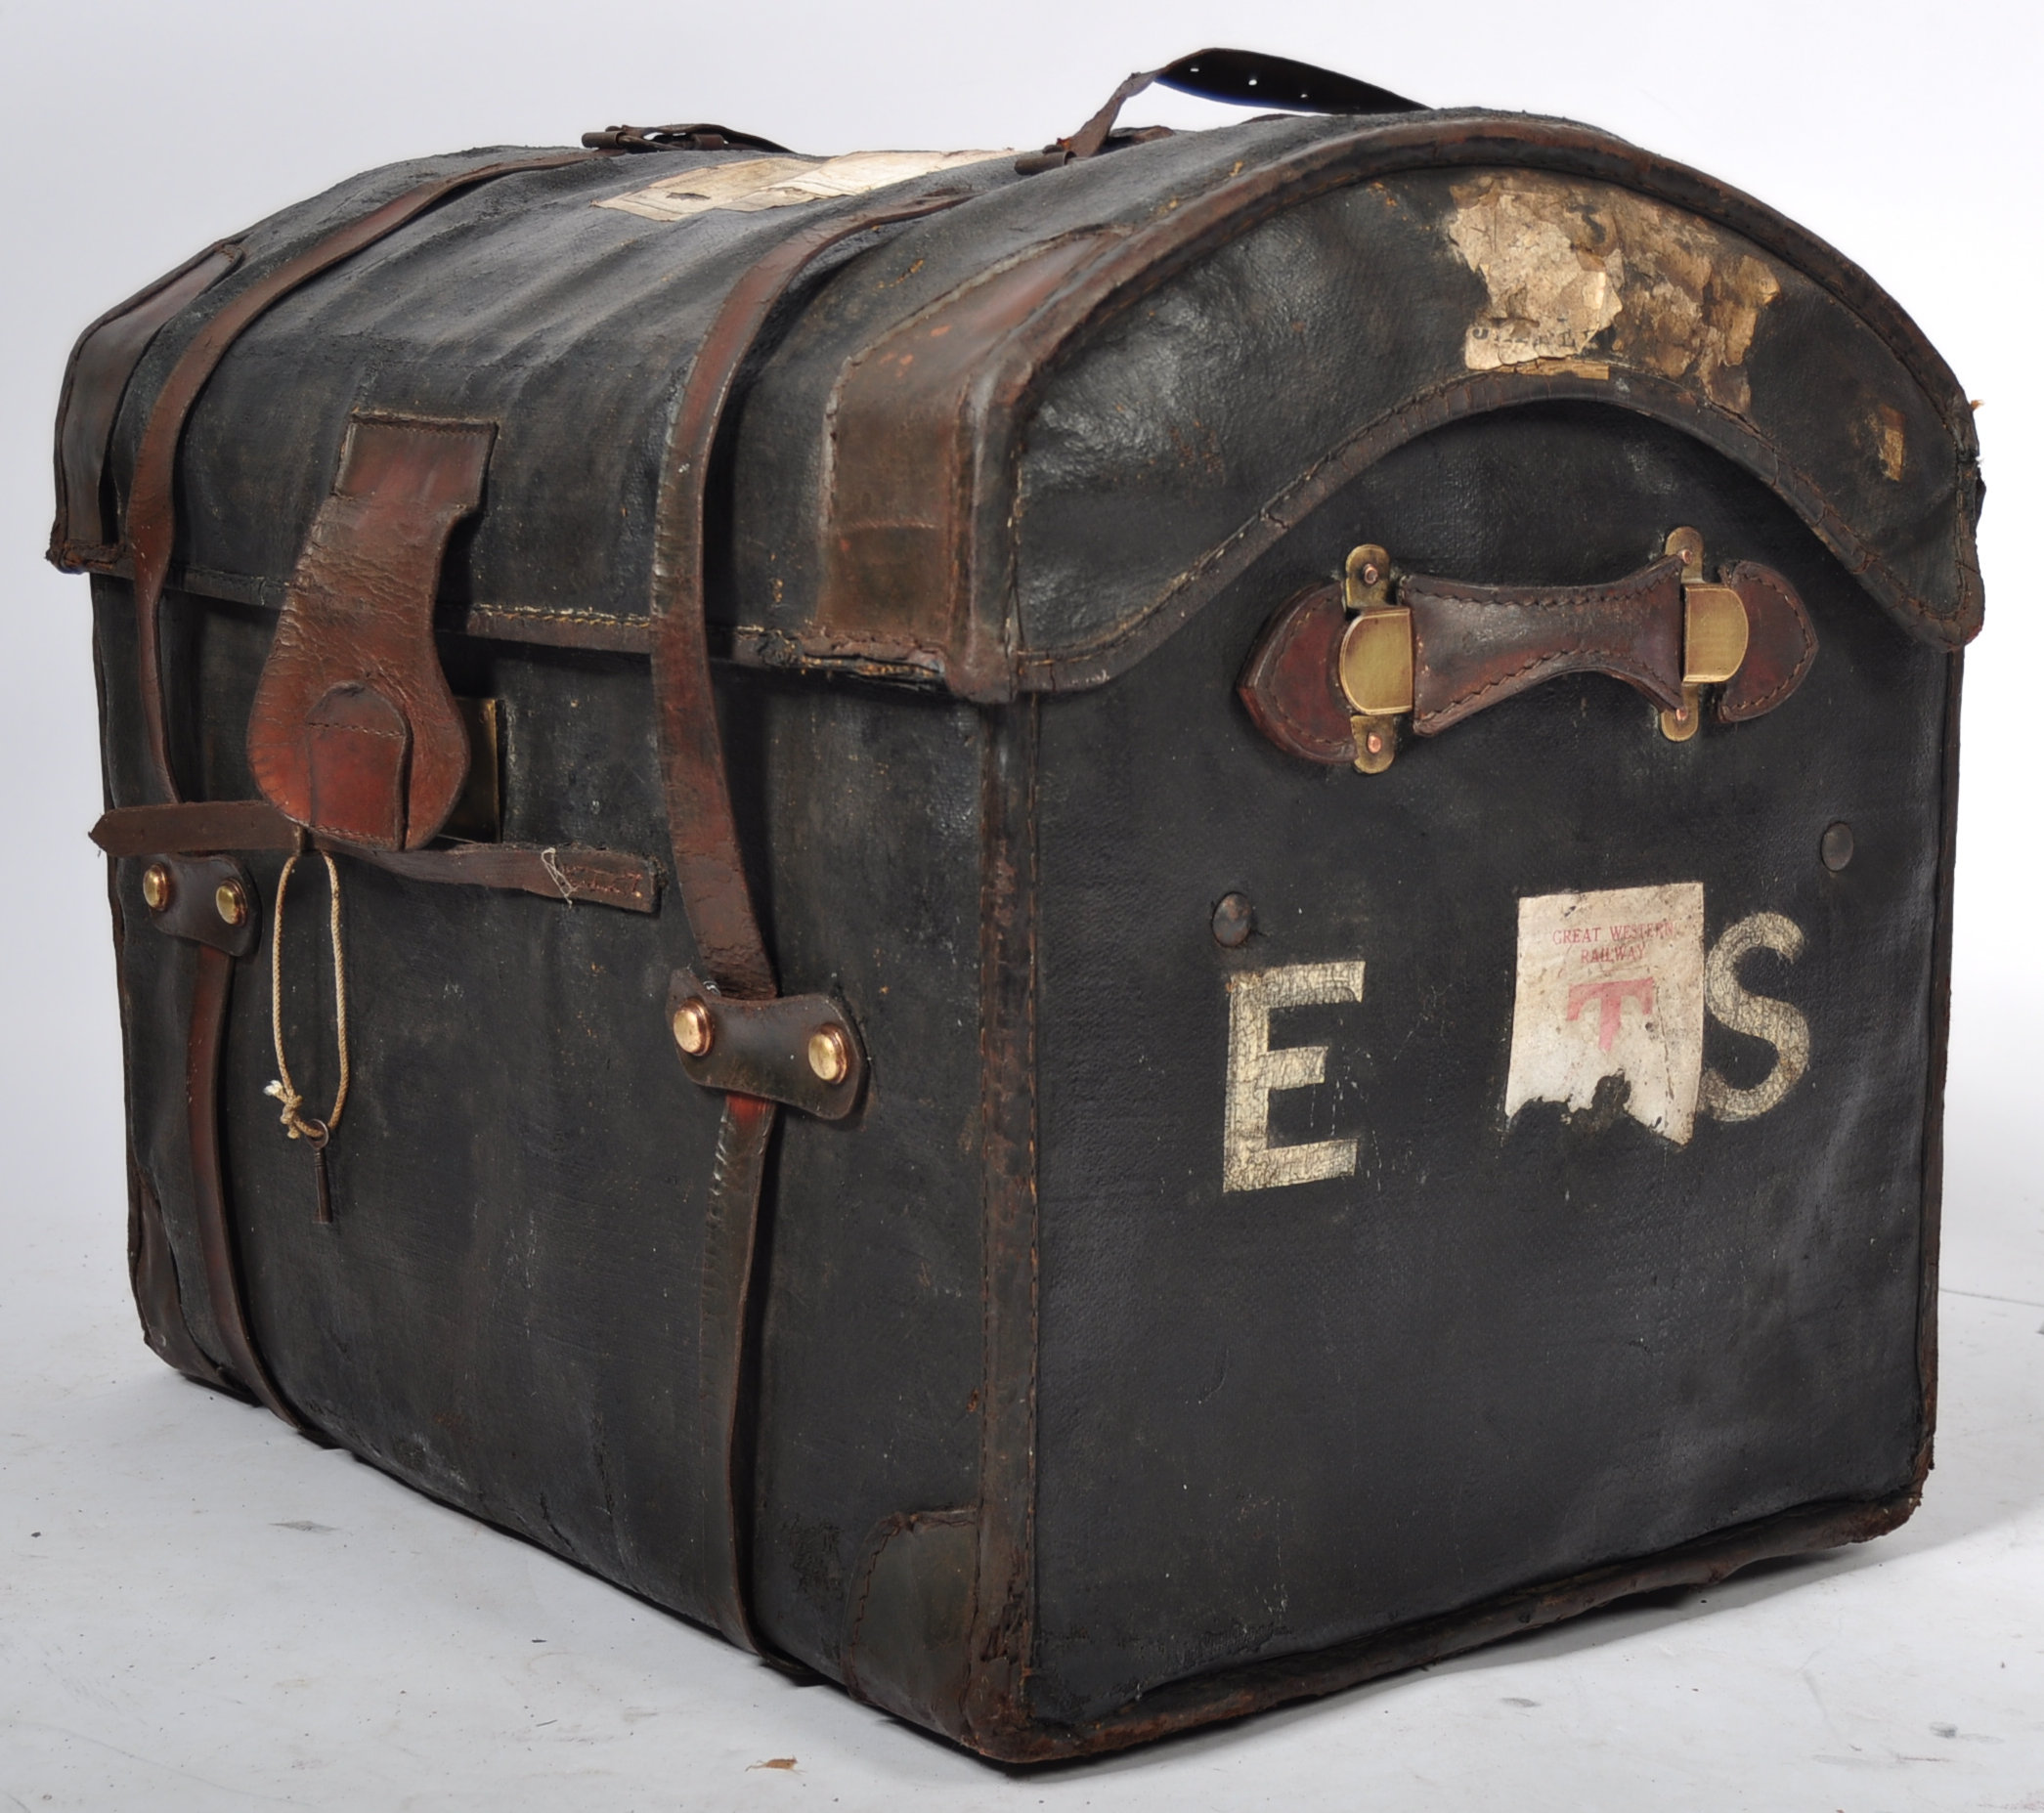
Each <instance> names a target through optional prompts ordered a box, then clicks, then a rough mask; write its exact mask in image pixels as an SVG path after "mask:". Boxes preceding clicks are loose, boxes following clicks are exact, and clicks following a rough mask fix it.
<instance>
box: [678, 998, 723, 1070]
mask: <svg viewBox="0 0 2044 1813" xmlns="http://www.w3.org/2000/svg"><path fill="white" fill-rule="evenodd" d="M716 1037H717V1022H716V1021H715V1020H714V1019H712V1018H711V1017H710V1010H709V1009H708V1008H707V1007H705V1006H704V1005H703V1004H702V1003H701V1002H700V1001H684V1002H682V1004H681V1005H680V1006H679V1007H677V1008H676V1009H675V1010H674V1043H675V1044H676V1045H678V1046H679V1047H680V1048H681V1049H682V1050H683V1051H684V1052H686V1053H687V1054H688V1055H689V1057H691V1058H700V1057H702V1055H703V1054H704V1053H705V1052H707V1051H708V1050H709V1049H710V1042H711V1040H713V1039H714V1038H716Z"/></svg>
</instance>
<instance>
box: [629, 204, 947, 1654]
mask: <svg viewBox="0 0 2044 1813" xmlns="http://www.w3.org/2000/svg"><path fill="white" fill-rule="evenodd" d="M964 199H966V195H965V194H962V193H959V192H957V191H940V192H937V193H935V194H929V193H925V194H918V195H913V196H910V197H907V198H903V199H896V200H892V201H885V202H881V203H879V204H877V205H875V206H872V207H868V208H863V209H860V210H857V211H854V212H851V213H848V214H834V215H829V216H826V217H825V218H823V219H820V220H818V221H815V222H814V223H812V224H811V225H809V226H807V227H805V228H804V229H802V230H801V231H799V232H797V233H794V234H792V235H790V236H789V237H787V238H785V239H783V240H781V241H780V242H779V243H778V244H776V245H774V246H772V247H771V248H770V249H769V250H767V251H766V252H764V253H763V254H761V257H760V259H759V260H758V262H757V263H755V264H753V265H751V266H750V267H749V268H748V269H747V270H746V272H745V274H744V275H743V276H742V277H741V278H740V279H739V280H738V281H737V282H736V283H734V284H733V285H732V287H731V289H730V291H729V292H728V293H727V294H726V295H725V297H724V299H723V302H722V304H721V306H720V307H719V308H718V313H717V316H716V318H715V320H714V321H713V322H712V323H711V325H710V329H709V331H708V332H707V333H706V334H705V335H704V337H703V343H702V345H701V347H700V348H699V349H698V350H697V353H696V357H695V363H694V365H693V367H691V368H690V371H689V375H688V381H687V384H686V386H685V387H684V389H683V391H682V395H681V404H680V408H679V409H678V410H676V411H675V416H674V429H673V432H672V433H671V435H670V437H669V441H668V452H667V460H666V465H665V467H664V469H663V471H662V474H661V485H660V497H659V503H658V507H657V511H656V514H655V519H654V557H653V594H652V601H651V624H652V653H653V696H654V712H655V723H656V728H657V733H658V738H659V746H660V777H661V786H662V789H663V794H664V797H665V799H666V802H667V814H668V831H669V835H670V837H671V838H672V839H673V841H674V884H675V888H676V891H677V892H678V893H679V894H680V896H681V904H682V907H683V909H684V911H685V912H686V913H687V916H688V924H689V928H690V930H691V931H692V932H693V933H694V935H695V943H696V952H697V965H698V969H699V971H700V972H701V974H702V977H703V979H704V980H705V981H706V982H708V983H709V984H710V985H711V986H712V987H714V988H715V989H716V990H717V991H718V993H720V994H724V995H730V996H734V997H737V998H740V999H744V1000H768V999H771V998H772V997H773V995H774V994H775V993H776V992H777V991H776V987H775V981H774V973H773V964H772V961H771V960H770V959H769V957H768V956H767V953H766V944H765V940H764V939H763V938H761V935H760V922H759V918H758V916H757V915H756V914H755V912H754V910H753V899H752V890H751V887H750V885H748V883H747V881H746V875H745V862H744V858H743V856H742V854H741V852H740V849H739V843H738V825H737V819H736V817H735V815H734V813H733V811H732V807H731V788H730V778H729V775H728V773H727V772H726V769H725V766H724V753H723V740H722V737H721V735H720V734H719V732H718V719H717V699H716V694H715V691H714V689H713V687H712V684H711V675H710V646H709V640H708V633H707V628H706V625H705V622H704V538H705V529H706V523H705V515H704V512H705V498H704V485H705V482H706V480H707V478H708V475H709V470H710V459H711V454H712V452H713V451H714V449H715V447H716V444H717V431H718V425H719V424H720V423H721V421H722V419H723V411H724V408H725V406H726V404H727V403H728V402H729V400H730V395H731V388H732V385H733V384H734V383H735V381H736V379H737V376H738V371H739V367H741V366H742V365H743V363H744V361H745V358H746V355H747V354H748V353H749V352H751V351H752V348H753V345H754V343H755V341H756V340H757V339H758V338H759V335H760V331H761V328H762V327H763V326H764V325H765V324H766V321H767V318H768V316H769V315H770V314H771V313H772V311H773V308H774V305H775V304H776V303H778V302H779V301H780V300H781V298H782V297H784V296H785V295H786V294H787V293H788V291H789V289H790V288H791V287H792V286H793V284H794V283H795V282H796V281H798V280H799V279H800V278H801V277H802V275H803V273H804V272H805V271H806V270H808V269H809V268H810V266H811V265H813V264H814V263H815V261H816V260H817V259H818V258H820V257H822V256H823V255H824V254H825V253H826V252H829V251H830V250H832V249H833V248H834V247H836V246H839V245H842V244H843V243H844V242H845V241H846V240H847V239H849V238H853V237H857V236H858V235H860V234H864V233H870V232H872V231H873V230H874V229H876V228H879V227H884V226H889V225H892V223H894V222H897V221H905V220H914V219H917V218H919V217H920V216H922V215H925V214H934V213H936V212H938V211H940V210H941V209H944V208H947V207H951V206H954V205H955V204H956V203H958V202H959V201H962V200H964ZM777 1112H778V1110H777V1108H776V1106H775V1104H774V1103H772V1102H770V1101H761V1100H760V1099H758V1098H757V1097H752V1096H743V1095H727V1096H726V1097H725V1098H724V1106H723V1115H722V1121H721V1124H720V1126H719V1128H718V1145H717V1164H716V1168H715V1172H714V1175H713V1177H712V1181H711V1187H710V1195H709V1202H708V1205H707V1207H706V1211H705V1214H706V1221H705V1226H704V1242H703V1275H702V1283H701V1298H700V1304H701V1324H700V1329H699V1336H698V1339H699V1354H700V1359H701V1364H702V1371H701V1373H700V1403H699V1414H700V1422H699V1425H698V1429H699V1436H700V1441H699V1444H698V1447H699V1451H700V1453H701V1455H702V1457H703V1469H704V1471H703V1476H702V1477H703V1484H702V1498H701V1510H702V1522H701V1526H700V1536H701V1539H700V1541H699V1543H698V1546H697V1551H696V1552H697V1568H698V1577H697V1578H696V1579H695V1580H694V1581H693V1582H692V1583H691V1584H692V1585H693V1587H694V1589H695V1597H696V1599H697V1602H698V1603H699V1604H700V1606H701V1607H702V1608H703V1615H704V1616H705V1617H707V1618H708V1619H710V1620H711V1621H712V1622H714V1623H715V1624H716V1625H717V1627H718V1629H719V1630H721V1631H722V1632H723V1633H724V1635H725V1636H726V1637H728V1638H729V1639H730V1640H731V1641H732V1642H733V1643H736V1644H739V1645H741V1646H742V1647H744V1648H746V1649H749V1650H753V1651H756V1652H759V1653H761V1654H762V1655H764V1654H766V1653H767V1652H766V1650H765V1646H764V1644H763V1643H762V1641H761V1637H760V1634H759V1631H758V1629H757V1627H756V1626H755V1624H754V1621H753V1617H752V1611H751V1597H752V1595H751V1591H750V1586H749V1582H750V1578H751V1564H750V1553H749V1542H748V1539H747V1533H746V1532H747V1526H748V1524H749V1521H750V1520H749V1509H750V1497H751V1487H750V1469H749V1468H748V1466H747V1464H746V1462H747V1455H746V1452H745V1451H744V1449H743V1447H742V1445H741V1442H740V1439H739V1437H740V1428H741V1423H742V1420H743V1405H744V1402H745V1397H746V1391H747V1386H748V1377H747V1373H748V1367H747V1365H746V1352H747V1332H746V1331H747V1327H748V1324H749V1322H750V1319H751V1307H752V1301H753V1283H754V1279H753V1271H754V1258H755V1252H756V1248H757V1246H758V1230H759V1217H760V1198H761V1187H762V1185H763V1181H764V1177H765V1171H766V1155H767V1151H768V1149H769V1147H770V1145H771V1144H772V1137H773V1127H774V1120H775V1117H776V1114H777ZM769 1660H771V1658H769Z"/></svg>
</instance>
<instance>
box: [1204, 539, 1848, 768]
mask: <svg viewBox="0 0 2044 1813" xmlns="http://www.w3.org/2000/svg"><path fill="white" fill-rule="evenodd" d="M1669 547H1670V552H1669V553H1668V554H1667V555H1665V556H1664V557H1663V558H1661V559H1659V560H1655V561H1650V562H1649V563H1648V564H1647V565H1646V566H1644V567H1642V568H1640V569H1639V570H1638V571H1637V572H1634V573H1631V574H1628V575H1627V576H1626V577H1625V578H1623V579H1620V580H1614V581H1611V582H1609V583H1604V584H1595V585H1508V584H1476V583H1467V582H1463V581H1457V580H1446V579H1439V578H1436V577H1433V576H1431V575H1426V574H1409V575H1404V576H1395V575H1394V574H1393V572H1392V569H1391V564H1390V559H1389V557H1388V555H1386V554H1385V552H1384V550H1383V549H1381V548H1378V547H1373V546H1366V547H1360V548H1358V549H1357V550H1356V551H1355V553H1354V554H1352V555H1351V556H1350V559H1349V574H1348V578H1347V579H1346V581H1345V582H1344V583H1341V584H1337V585H1326V586H1321V587H1317V588H1315V589H1314V590H1312V591H1309V592H1307V593H1305V594H1303V595H1302V596H1300V597H1298V598H1295V599H1294V600H1293V601H1292V602H1291V603H1290V604H1288V605H1286V606H1285V607H1284V608H1283V610H1282V611H1280V612H1279V613H1278V615H1277V617H1276V618H1274V619H1273V620H1272V622H1271V624H1270V626H1268V627H1267V628H1266V630H1265V631H1264V634H1263V636H1262V637H1261V638H1260V640H1259V641H1258V643H1257V645H1256V648H1255V650H1254V651H1253V652H1252V653H1251V655H1250V658H1249V662H1248V665H1247V666H1246V667H1245V668H1244V669H1243V671H1242V676H1241V680H1240V683H1239V688H1238V690H1239V694H1240V697H1241V699H1242V702H1243V704H1244V705H1245V706H1246V707H1247V708H1248V711H1249V714H1250V716H1251V718H1252V719H1254V721H1255V723H1256V725H1257V727H1258V728H1259V729H1261V730H1262V731H1263V733H1264V734H1265V735H1266V736H1267V737H1269V738H1270V740H1271V741H1272V742H1273V743H1275V744H1277V745H1278V747H1279V748H1280V749H1283V750H1284V751H1286V752H1287V753H1288V754H1291V755H1298V756H1302V757H1303V758H1304V759H1306V760H1308V761H1316V762H1322V763H1325V764H1327V765H1330V766H1331V765H1337V764H1340V763H1345V762H1353V763H1354V764H1355V765H1356V766H1357V767H1359V768H1361V769H1363V770H1364V771H1365V772H1366V773H1376V772H1379V771H1380V770H1381V769H1383V768H1386V767H1388V766H1389V765H1390V763H1391V760H1392V758H1393V756H1394V755H1396V753H1397V749H1398V744H1399V741H1400V737H1401V733H1402V730H1403V729H1404V728H1406V727H1410V729H1411V730H1412V732H1413V734H1414V735H1417V736H1422V737H1432V736H1439V735H1440V734H1441V733H1442V732H1443V731H1445V730H1448V729H1450V728H1452V727H1453V726H1454V725H1456V724H1458V723H1460V722H1461V721H1462V720H1463V719H1464V718H1467V717H1470V716H1473V715H1474V714H1475V713H1476V712H1481V711H1485V710H1487V709H1489V708H1490V707H1491V706H1494V705H1499V704H1501V703H1502V702H1503V701H1504V700H1506V699H1510V698H1513V697H1515V696H1517V695H1518V694H1520V693H1523V692H1526V691H1528V690H1530V689H1531V688H1533V687H1536V686H1539V685H1541V684H1542V683H1543V682H1544V681H1546V680H1550V679H1554V678H1557V677H1559V676H1560V675H1562V674H1565V673H1602V674H1606V675H1608V676H1610V677H1611V678H1613V679H1617V680H1622V681H1624V682H1625V683H1626V684H1627V685H1628V686H1631V688H1632V689H1633V690H1634V691H1636V692H1638V693H1640V694H1642V695H1643V696H1644V697H1645V698H1646V699H1648V700H1649V701H1651V702H1652V703H1653V704H1654V705H1655V706H1656V707H1657V708H1658V709H1659V711H1660V712H1661V725H1662V729H1663V731H1664V733H1665V734H1666V735H1667V736H1668V737H1669V738H1670V739H1671V740H1672V741H1675V742H1684V741H1686V740H1687V739H1688V738H1689V737H1690V736H1692V735H1693V734H1694V733H1695V730H1696V727H1697V724H1698V722H1699V720H1700V717H1701V714H1702V712H1703V710H1704V706H1705V703H1706V698H1707V689H1709V690H1708V698H1709V702H1710V706H1711V711H1712V714H1713V715H1714V716H1715V717H1716V718H1717V720H1718V722H1719V723H1739V722H1742V721H1744V720H1746V719H1748V718H1753V717H1758V716H1761V714H1763V713H1764V712H1770V711H1772V710H1773V709H1774V708H1775V707H1776V706H1778V705H1780V704H1781V703H1782V701H1783V700H1785V699H1787V698H1788V696H1789V695H1790V694H1791V693H1793V692H1794V691H1795V690H1796V688H1797V687H1798V686H1799V685H1800V684H1801V683H1802V681H1803V676H1804V675H1805V673H1806V672H1807V671H1808V670H1809V665H1810V663H1811V662H1812V661H1813V660H1814V659H1815V658H1816V652H1817V638H1816V632H1815V630H1814V629H1812V628H1811V626H1810V622H1809V614H1808V613H1807V612H1806V611H1805V609H1804V607H1803V601H1802V599H1801V598H1799V597H1798V596H1797V595H1796V589H1795V587H1794V586H1793V585H1791V584H1790V583H1789V582H1788V581H1787V580H1786V579H1784V578H1783V577H1782V576H1781V575H1780V574H1778V573H1776V572H1774V571H1773V570H1772V569H1771V568H1768V567H1762V566H1759V565H1756V564H1754V563H1751V562H1739V563H1736V564H1734V565H1732V566H1730V567H1728V568H1727V569H1726V570H1725V571H1724V572H1723V573H1722V574H1721V575H1720V576H1719V578H1718V580H1717V581H1716V582H1715V583H1714V582H1711V581H1709V580H1708V579H1706V577H1705V575H1704V570H1703V542H1702V538H1701V537H1700V536H1698V535H1696V533H1695V532H1694V531H1693V530H1687V529H1679V530H1676V531H1675V532H1674V534H1673V535H1671V536H1670V537H1669Z"/></svg>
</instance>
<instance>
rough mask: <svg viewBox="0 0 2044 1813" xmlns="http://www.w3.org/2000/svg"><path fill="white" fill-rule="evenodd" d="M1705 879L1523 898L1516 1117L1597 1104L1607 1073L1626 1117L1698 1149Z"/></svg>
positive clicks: (1514, 1031)
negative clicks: (1534, 1105)
mask: <svg viewBox="0 0 2044 1813" xmlns="http://www.w3.org/2000/svg"><path fill="white" fill-rule="evenodd" d="M1703 931H1704V900H1703V884H1702V883H1701V882H1676V883H1673V884H1671V885H1668V886H1665V887H1618V888H1610V889H1607V890H1605V891H1603V892H1599V893H1587V894H1540V895H1537V896H1535V897H1533V898H1531V899H1524V900H1521V901H1520V902H1519V974H1518V986H1517V989H1516V992H1515V994H1514V996H1513V1000H1512V1023H1511V1068H1510V1072H1509V1074H1508V1076H1507V1077H1506V1080H1505V1086H1504V1112H1505V1117H1506V1118H1507V1119H1509V1118H1510V1117H1511V1116H1512V1115H1514V1114H1516V1113H1517V1112H1518V1111H1519V1109H1520V1108H1521V1107H1523V1106H1524V1105H1525V1104H1526V1103H1527V1102H1529V1101H1559V1102H1563V1103H1565V1104H1566V1105H1567V1106H1568V1107H1569V1108H1571V1109H1572V1110H1580V1109H1583V1108H1587V1107H1588V1106H1589V1105H1590V1103H1591V1101H1593V1100H1594V1099H1595V1096H1596V1092H1597V1085H1598V1084H1599V1083H1600V1082H1602V1081H1603V1080H1604V1078H1606V1077H1620V1078H1623V1079H1624V1081H1625V1083H1626V1085H1627V1096H1626V1104H1625V1105H1626V1112H1627V1113H1629V1114H1631V1116H1632V1118H1633V1119H1634V1120H1637V1121H1639V1122H1641V1123H1642V1124H1644V1125H1645V1126H1648V1127H1651V1128H1652V1129H1653V1130H1654V1131H1655V1132H1656V1133H1658V1134H1661V1135H1663V1136H1664V1137H1665V1138H1667V1139H1669V1140H1672V1141H1674V1144H1677V1145H1686V1144H1688V1143H1689V1134H1690V1130H1691V1128H1692V1127H1693V1125H1694V1124H1695V1119H1696V1097H1697V1088H1698V1085H1699V1083H1700V1082H1701V1080H1702V1076H1703V1027H1704V941H1703Z"/></svg>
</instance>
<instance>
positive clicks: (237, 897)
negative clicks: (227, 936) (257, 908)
mask: <svg viewBox="0 0 2044 1813" xmlns="http://www.w3.org/2000/svg"><path fill="white" fill-rule="evenodd" d="M213 911H214V912H216V913H218V914H219V915H220V917H221V919H222V920H223V921H225V922H226V923H227V924H228V925H230V926H239V924H240V923H241V922H242V921H243V920H244V919H246V918H247V917H248V896H247V895H246V894H244V893H243V892H242V891H241V884H240V883H239V882H222V883H221V884H220V885H219V886H218V887H216V888H214V889H213Z"/></svg>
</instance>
